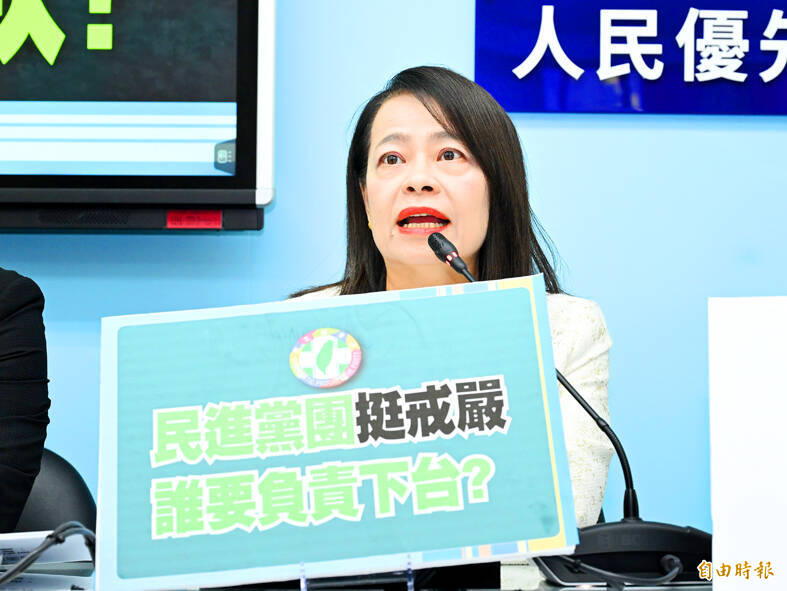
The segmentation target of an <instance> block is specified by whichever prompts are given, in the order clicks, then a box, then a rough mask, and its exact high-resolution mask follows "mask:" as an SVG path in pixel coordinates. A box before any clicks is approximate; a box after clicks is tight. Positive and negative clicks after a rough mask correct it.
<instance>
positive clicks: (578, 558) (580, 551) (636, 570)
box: [428, 232, 711, 586]
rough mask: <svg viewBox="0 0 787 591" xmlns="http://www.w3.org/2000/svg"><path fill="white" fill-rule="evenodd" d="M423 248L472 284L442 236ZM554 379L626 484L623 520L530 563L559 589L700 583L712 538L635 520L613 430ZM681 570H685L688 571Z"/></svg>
mask: <svg viewBox="0 0 787 591" xmlns="http://www.w3.org/2000/svg"><path fill="white" fill-rule="evenodd" d="M428 242H429V246H430V247H431V249H432V250H433V251H434V253H435V255H437V258H438V259H440V260H441V261H443V262H446V263H448V264H449V265H451V268H453V269H454V270H456V271H458V272H459V273H461V274H462V275H464V276H465V277H466V278H467V279H468V281H471V282H474V281H476V279H475V277H473V276H472V274H470V272H468V271H467V265H466V264H465V262H464V261H463V260H462V259H461V257H460V256H459V254H458V253H457V251H456V247H455V246H454V245H453V244H451V242H450V241H449V240H448V239H447V238H446V237H445V236H443V235H442V234H440V233H439V232H435V233H434V234H430V235H429V239H428ZM449 257H450V258H449ZM555 373H556V374H557V378H558V381H559V382H560V383H561V384H562V385H563V387H564V388H565V389H566V390H567V391H568V393H569V394H571V396H573V397H574V399H575V400H576V401H577V402H578V403H579V405H580V406H581V407H582V408H583V409H584V410H585V412H587V413H588V414H589V415H590V416H591V417H592V418H593V420H594V421H595V422H596V424H597V425H598V427H599V429H601V431H602V432H603V433H604V434H605V435H606V436H607V437H608V438H609V440H610V441H611V442H612V447H613V448H615V453H616V454H617V456H618V460H620V467H621V469H622V471H623V479H624V481H625V484H626V492H625V495H624V499H623V519H622V520H621V521H618V522H611V523H597V524H595V525H590V526H587V527H581V528H579V545H578V546H577V547H576V548H575V550H574V554H573V555H572V556H571V557H566V556H541V557H534V558H533V561H534V562H535V563H536V564H537V565H538V567H539V568H540V569H541V571H542V572H543V573H544V575H545V576H546V577H547V579H549V580H550V581H552V582H553V583H557V584H558V585H578V584H583V583H587V584H593V583H598V582H599V581H603V582H606V583H608V584H610V585H613V586H622V584H624V583H630V584H634V585H637V584H638V585H647V584H652V585H659V584H664V583H667V582H670V581H673V580H679V581H697V580H699V576H698V574H699V573H698V572H696V569H693V568H691V566H693V565H695V564H699V563H700V562H702V561H703V560H707V561H710V559H711V535H710V534H709V533H707V532H704V531H702V530H699V529H695V528H693V527H689V526H686V527H679V526H676V525H670V524H667V523H657V522H655V521H642V520H641V519H640V517H639V505H638V502H637V493H636V491H635V490H634V479H633V477H632V475H631V468H630V466H629V462H628V458H627V457H626V452H625V451H623V445H622V444H621V443H620V440H619V439H618V437H617V435H615V432H614V431H613V430H612V427H610V426H609V424H608V423H607V422H606V421H605V420H604V419H603V418H601V416H600V415H599V414H598V413H597V412H596V411H595V410H593V407H591V406H590V404H588V402H587V401H586V400H585V399H584V398H582V396H581V395H580V394H579V392H577V390H576V388H574V386H572V385H571V383H570V382H569V381H568V380H567V379H566V377H565V376H564V375H563V374H562V373H560V371H558V370H557V369H555ZM602 515H603V512H602ZM602 519H603V518H602ZM684 565H689V568H688V569H687V568H685V566H684ZM613 571H617V572H613ZM621 573H623V574H621ZM643 574H650V575H655V576H650V577H647V576H642V575H643ZM593 575H595V577H594V576H593Z"/></svg>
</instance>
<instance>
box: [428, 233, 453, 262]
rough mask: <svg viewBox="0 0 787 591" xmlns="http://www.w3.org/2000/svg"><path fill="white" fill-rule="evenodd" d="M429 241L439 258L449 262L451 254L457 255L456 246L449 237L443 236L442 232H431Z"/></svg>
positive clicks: (430, 246)
mask: <svg viewBox="0 0 787 591" xmlns="http://www.w3.org/2000/svg"><path fill="white" fill-rule="evenodd" d="M427 242H428V243H429V248H431V249H432V250H433V251H434V253H435V255H437V258H438V259H440V261H441V262H443V263H446V262H448V257H449V255H452V254H453V255H454V256H456V246H454V245H453V244H451V242H450V241H449V240H448V238H446V237H445V236H443V235H442V234H441V233H440V232H435V233H434V234H429V238H428V239H427Z"/></svg>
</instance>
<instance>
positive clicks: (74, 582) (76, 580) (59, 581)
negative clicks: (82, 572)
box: [0, 574, 93, 591]
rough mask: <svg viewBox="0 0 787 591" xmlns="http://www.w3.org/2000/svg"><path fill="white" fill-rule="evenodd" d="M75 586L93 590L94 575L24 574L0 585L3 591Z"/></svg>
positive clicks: (50, 590)
mask: <svg viewBox="0 0 787 591" xmlns="http://www.w3.org/2000/svg"><path fill="white" fill-rule="evenodd" d="M72 586H73V587H72ZM73 588H79V589H85V590H86V591H90V590H92V589H93V577H65V576H61V575H28V574H23V575H20V576H19V577H17V578H15V579H14V580H13V581H11V582H10V583H6V584H5V585H0V590H2V591H6V590H7V591H71V589H73Z"/></svg>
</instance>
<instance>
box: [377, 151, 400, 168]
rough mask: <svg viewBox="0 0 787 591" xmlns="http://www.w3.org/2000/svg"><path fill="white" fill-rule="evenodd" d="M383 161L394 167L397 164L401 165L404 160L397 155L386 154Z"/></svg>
mask: <svg viewBox="0 0 787 591" xmlns="http://www.w3.org/2000/svg"><path fill="white" fill-rule="evenodd" d="M382 160H383V162H384V163H385V164H388V165H389V166H394V165H396V164H399V163H400V162H401V161H402V158H401V157H400V156H399V155H397V154H386V155H385V156H383V158H382Z"/></svg>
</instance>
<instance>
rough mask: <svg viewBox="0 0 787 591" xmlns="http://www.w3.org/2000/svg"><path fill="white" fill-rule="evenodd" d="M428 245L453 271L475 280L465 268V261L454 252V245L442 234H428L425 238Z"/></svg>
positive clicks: (469, 279)
mask: <svg viewBox="0 0 787 591" xmlns="http://www.w3.org/2000/svg"><path fill="white" fill-rule="evenodd" d="M427 242H428V243H429V247H430V248H431V249H432V250H433V251H434V253H435V254H436V255H437V258H438V259H440V260H441V261H443V262H444V263H446V264H448V265H449V266H450V267H451V268H452V269H453V270H454V271H456V272H457V273H461V274H462V275H464V276H465V277H466V278H467V280H468V281H470V282H473V281H477V280H476V278H475V277H473V274H472V273H470V271H469V270H468V268H467V263H465V262H464V261H463V260H462V257H460V256H459V255H458V254H457V252H456V246H454V245H453V244H451V241H450V240H448V238H446V237H445V236H443V235H442V234H441V233H440V232H435V233H434V234H429V238H428V239H427Z"/></svg>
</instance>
